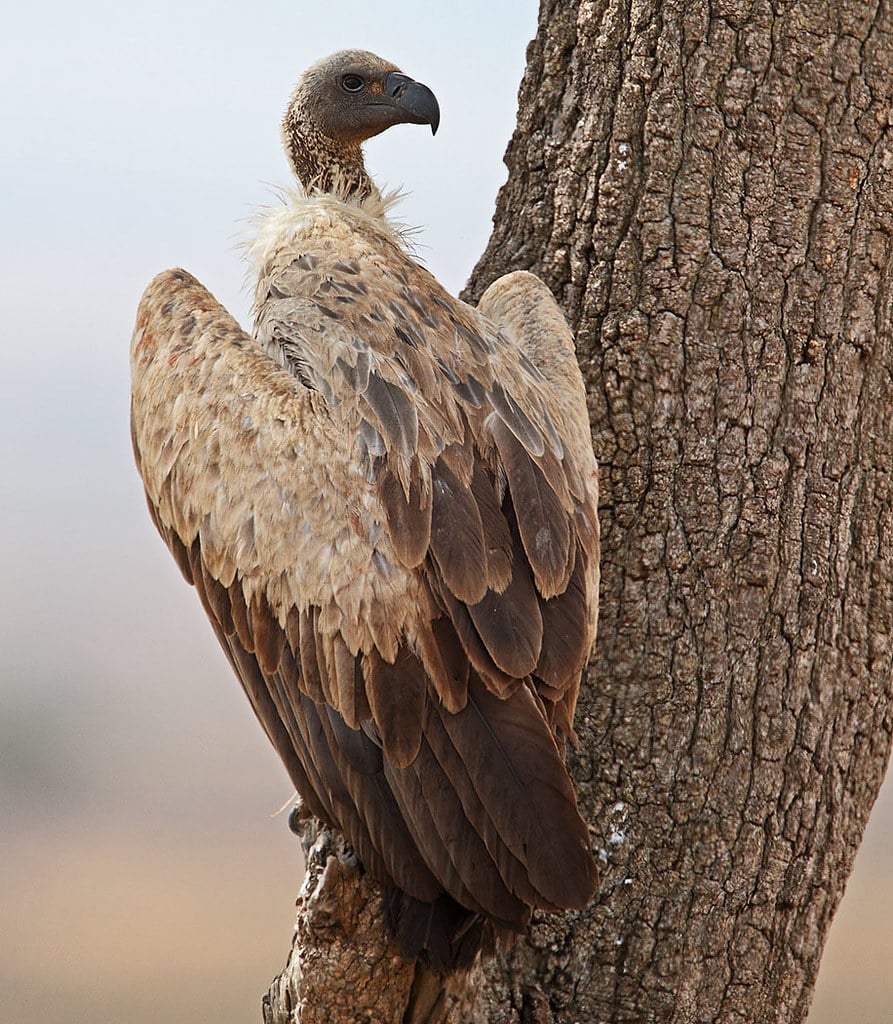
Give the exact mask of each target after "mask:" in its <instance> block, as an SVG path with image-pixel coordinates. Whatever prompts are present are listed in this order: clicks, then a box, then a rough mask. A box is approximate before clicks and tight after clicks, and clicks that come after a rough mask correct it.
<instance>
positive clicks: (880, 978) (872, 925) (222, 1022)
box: [0, 800, 893, 1024]
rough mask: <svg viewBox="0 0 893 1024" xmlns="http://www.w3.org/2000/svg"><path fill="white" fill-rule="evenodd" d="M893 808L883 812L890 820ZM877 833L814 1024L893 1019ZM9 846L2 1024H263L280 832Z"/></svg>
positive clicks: (274, 959)
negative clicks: (207, 1023) (160, 1023)
mask: <svg viewBox="0 0 893 1024" xmlns="http://www.w3.org/2000/svg"><path fill="white" fill-rule="evenodd" d="M890 803H891V801H890V800H885V806H884V807H882V808H880V809H881V810H882V811H884V812H887V813H888V812H889V810H890V808H889V804H890ZM883 826H884V823H883V822H878V827H877V828H874V829H872V835H871V836H870V837H869V843H868V845H867V846H866V847H865V848H864V849H863V854H862V855H861V857H860V864H859V869H858V870H857V872H856V874H855V875H854V877H853V879H852V880H851V883H850V887H849V891H848V894H847V900H846V901H845V904H844V907H843V909H842V910H841V913H840V914H839V916H838V920H837V921H836V922H835V926H834V929H833V932H832V936H831V940H830V942H829V945H828V950H827V956H826V960H825V963H824V966H823V972H822V976H821V979H820V983H819V987H818V992H817V996H816V1002H815V1005H814V1008H813V1012H812V1014H811V1016H810V1019H809V1024H889V1022H890V1021H891V1020H893V1001H891V996H893V971H891V966H893V928H891V925H890V919H889V908H890V907H891V906H893V877H891V873H890V871H889V870H888V869H887V865H888V863H889V861H888V859H887V850H884V849H876V845H877V844H880V843H881V842H882V839H883V833H884V832H885V831H886V834H887V836H889V831H888V830H887V829H886V828H885V827H883ZM257 833H258V834H257V835H256V836H252V835H251V834H247V833H246V831H245V830H244V829H243V830H242V834H241V835H237V836H236V837H235V838H234V837H233V836H232V834H230V836H229V837H228V841H226V842H224V841H223V840H222V839H221V838H220V837H218V836H217V835H216V827H215V826H214V825H213V824H212V823H211V824H208V826H207V827H206V828H205V829H196V828H195V827H192V828H187V827H175V828H169V829H168V830H166V831H165V832H164V833H160V834H159V833H156V834H154V835H141V834H139V833H136V832H130V833H124V832H122V831H121V830H120V828H119V829H116V828H114V827H113V826H112V825H107V826H103V827H94V828H91V829H90V830H89V831H88V832H85V833H83V834H81V835H75V836H73V835H71V834H70V832H66V831H65V830H62V829H60V830H56V831H55V832H54V831H52V830H49V829H47V828H46V827H45V826H41V827H40V828H39V829H32V830H29V831H26V832H25V833H23V834H21V835H19V836H17V837H15V838H14V839H12V841H5V842H4V844H3V845H4V858H5V861H4V864H3V874H4V875H5V876H6V878H7V879H9V878H13V879H16V880H17V884H16V885H14V886H8V885H4V894H3V900H2V902H3V904H4V906H3V911H2V917H3V920H4V926H3V929H2V933H0V992H2V993H3V995H2V1005H0V1022H2V1024H20V1022H25V1021H28V1022H36V1021H40V1022H42V1024H57V1022H58V1024H62V1022H63V1021H64V1022H67V1024H70V1022H75V1024H80V1022H91V1024H105V1022H112V1021H114V1022H124V1024H150V1022H151V1024H156V1022H158V1021H164V1022H166V1024H178V1022H183V1024H186V1022H195V1021H214V1022H215V1024H252V1022H259V1021H260V1020H261V1015H260V999H261V996H262V994H263V992H264V991H265V989H266V986H267V984H268V983H269V981H271V980H272V978H273V976H274V975H275V973H276V972H277V971H278V969H279V968H280V966H281V965H282V963H283V962H284V958H285V957H286V955H287V953H288V948H289V943H290V936H291V924H292V920H291V905H292V898H293V893H294V890H295V886H296V884H297V882H298V880H299V871H300V869H299V865H298V863H297V844H296V843H294V842H293V841H292V839H291V837H290V836H288V835H287V829H286V827H285V822H284V820H283V819H282V818H281V817H280V818H278V819H275V820H271V819H268V818H264V819H263V820H259V822H258V828H257Z"/></svg>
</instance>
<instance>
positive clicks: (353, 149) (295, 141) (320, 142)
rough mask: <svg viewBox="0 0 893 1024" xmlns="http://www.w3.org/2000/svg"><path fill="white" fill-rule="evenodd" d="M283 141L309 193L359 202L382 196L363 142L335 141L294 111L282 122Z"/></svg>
mask: <svg viewBox="0 0 893 1024" xmlns="http://www.w3.org/2000/svg"><path fill="white" fill-rule="evenodd" d="M282 140H283V143H284V145H285V152H286V154H287V156H288V159H289V162H290V163H291V166H292V170H293V171H294V172H295V174H296V175H297V177H298V181H300V182H301V184H302V185H303V186H304V188H305V189H306V190H307V191H308V192H310V191H312V190H314V189H318V190H319V191H320V192H331V193H335V194H337V195H340V196H343V197H345V198H348V197H350V198H356V199H365V198H366V197H367V196H370V195H373V194H377V193H378V190H377V189H376V187H375V185H374V184H373V182H372V179H371V178H370V177H369V175H368V174H367V173H366V166H365V164H364V163H363V151H362V148H361V147H360V144H359V143H338V142H334V141H333V140H332V139H329V138H327V137H326V136H325V135H323V134H322V133H321V132H319V131H318V130H317V129H316V128H315V127H314V126H313V124H312V122H309V121H307V120H306V119H304V118H303V117H301V112H300V111H299V110H295V109H294V108H291V109H290V110H289V111H288V112H287V113H286V115H285V118H284V120H283V122H282Z"/></svg>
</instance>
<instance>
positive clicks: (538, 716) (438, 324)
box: [131, 50, 599, 971]
mask: <svg viewBox="0 0 893 1024" xmlns="http://www.w3.org/2000/svg"><path fill="white" fill-rule="evenodd" d="M439 117H440V113H439V109H438V104H437V101H436V99H435V97H434V94H433V93H432V92H431V91H430V90H429V89H428V88H427V87H426V86H424V85H422V84H420V83H418V82H415V81H413V80H412V79H411V78H409V77H408V76H406V75H404V74H402V73H401V72H400V71H399V70H398V69H397V67H395V66H394V65H393V64H391V63H389V62H387V61H385V60H382V59H381V58H380V57H377V56H375V55H374V54H371V53H368V52H365V51H361V50H347V51H342V52H339V53H336V54H334V55H332V56H330V57H328V58H326V59H325V60H322V61H320V62H319V63H317V64H315V65H314V66H313V67H311V68H310V69H309V70H308V71H307V72H305V74H304V75H303V77H302V78H301V79H300V81H299V83H298V85H297V87H296V89H295V91H294V93H293V94H292V97H291V100H290V102H289V105H288V109H287V111H286V113H285V116H284V119H283V122H282V137H283V141H284V146H285V150H286V154H287V156H288V160H289V162H290V164H291V166H292V169H293V170H294V172H295V174H296V176H297V178H298V182H299V186H298V187H297V188H296V189H295V190H294V191H291V192H286V193H283V195H282V196H281V197H280V198H281V202H280V203H279V204H278V205H274V206H273V207H272V208H271V209H269V210H266V211H265V212H263V213H262V214H261V215H260V218H259V222H258V224H257V232H256V237H255V238H254V240H253V241H252V242H251V243H250V244H249V259H250V261H251V263H252V265H253V274H254V285H255V287H254V330H253V334H248V333H246V332H245V331H244V330H242V328H241V327H240V326H239V325H238V323H236V321H235V320H234V319H233V318H232V317H231V316H230V315H229V314H228V313H227V311H226V310H225V309H224V308H223V307H222V306H221V305H220V304H219V303H218V302H217V301H216V300H215V299H214V298H213V296H212V295H211V294H210V293H209V292H208V291H207V290H206V289H205V288H204V287H202V285H201V284H199V282H198V281H197V280H196V279H195V278H193V277H192V276H190V275H189V274H188V273H187V272H186V271H184V270H169V271H167V272H165V273H162V274H160V275H158V276H157V277H156V278H155V279H154V280H153V281H152V282H151V283H150V285H149V287H148V288H147V290H146V292H145V293H144V295H143V297H142V299H141V302H140V305H139V310H138V314H137V320H136V327H135V331H134V335H133V341H132V348H131V355H132V404H131V410H132V417H131V425H132V436H133V446H134V451H135V455H136V463H137V467H138V469H139V473H140V475H141V477H142V480H143V483H144V485H145V492H146V496H147V499H148V505H149V511H150V514H151V517H152V519H153V521H154V524H155V526H156V527H157V529H158V531H159V533H160V534H161V536H162V538H163V539H164V541H165V543H166V544H167V546H168V548H169V549H170V551H171V554H172V555H173V557H174V559H175V560H176V563H177V565H178V566H179V568H180V570H181V571H182V573H183V575H184V576H185V577H186V580H187V581H188V582H189V583H190V584H192V585H194V587H195V589H196V591H197V593H198V596H199V598H200V599H201V602H202V605H203V606H204V609H205V612H206V613H207V615H208V618H209V619H210V621H211V626H212V627H213V629H214V632H215V634H216V635H217V638H218V640H219V641H220V644H221V645H222V647H223V650H224V651H225V653H226V655H227V657H228V659H229V661H230V663H231V665H232V667H233V669H234V671H235V673H236V675H237V676H238V678H239V680H240V682H241V684H242V686H243V688H244V690H245V693H246V694H247V696H248V699H249V701H250V702H251V706H252V708H253V709H254V712H255V714H256V716H257V718H258V719H259V721H260V724H261V726H262V727H263V729H264V730H265V732H266V734H267V736H268V737H269V739H270V742H271V743H272V744H273V746H274V747H275V749H276V751H277V752H278V754H279V756H280V757H281V759H282V761H283V762H284V765H285V768H286V769H287V771H288V774H289V776H290V777H291V780H292V781H293V783H294V785H295V787H296V789H297V791H298V793H299V794H300V796H301V797H302V798H303V801H304V803H305V804H306V806H307V807H308V808H309V810H310V811H312V813H313V814H314V815H316V816H317V817H318V818H320V819H321V820H322V821H323V822H326V823H327V824H328V825H330V826H332V827H334V828H335V829H337V830H339V831H340V832H341V833H343V835H345V836H346V837H347V839H348V840H349V842H350V844H351V845H352V847H353V849H354V850H355V851H356V854H357V856H358V858H359V860H360V861H361V863H362V865H363V869H364V870H365V871H367V872H368V873H369V874H370V875H371V876H372V877H373V878H375V879H376V880H378V881H379V882H380V883H381V884H382V886H383V889H384V892H385V894H386V899H385V905H386V908H387V909H386V918H387V922H388V924H389V926H390V928H391V929H392V931H393V933H394V934H395V935H396V936H397V938H398V939H399V941H400V943H401V949H402V952H403V955H404V956H406V957H407V958H413V957H421V958H423V959H424V960H425V961H426V962H428V963H429V964H433V965H435V966H438V967H440V968H442V969H444V970H446V971H449V970H453V969H460V968H462V967H467V966H468V965H469V963H470V962H471V961H472V959H473V958H474V957H475V956H476V955H477V954H478V952H479V951H480V950H481V949H483V950H484V951H485V952H487V951H492V949H493V948H494V946H495V944H496V943H498V942H500V941H508V940H510V938H511V936H513V935H515V934H517V933H519V932H521V931H523V929H524V928H525V926H526V925H527V924H528V922H529V920H530V915H531V911H532V910H533V909H537V908H539V909H543V910H547V911H555V910H561V909H582V908H583V907H585V906H586V904H587V903H588V902H589V900H590V899H591V898H592V896H593V893H594V891H595V887H596V884H597V871H596V867H595V862H594V859H593V856H592V852H591V849H590V843H589V835H588V830H587V826H586V824H585V823H584V821H583V819H582V818H581V816H580V814H579V811H578V809H577V801H576V795H575V792H574V788H573V785H572V783H571V779H570V776H569V775H568V772H567V769H566V767H565V763H564V750H565V746H566V744H567V743H568V742H570V743H574V742H575V739H576V738H575V734H574V729H573V717H574V705H575V703H576V699H577V693H578V690H579V686H580V680H581V676H582V673H583V670H584V668H585V665H586V663H587V660H588V658H589V655H590V652H591V648H592V645H593V642H594V638H595V630H596V615H597V603H598V559H599V530H598V520H597V513H596V506H597V486H598V485H597V468H596V463H595V458H594V456H593V452H592V443H591V436H590V432H589V424H588V417H587V409H586V399H585V392H584V388H583V383H582V378H581V375H580V371H579V367H578V364H577V360H576V355H575V349H574V341H573V336H572V335H571V332H570V330H569V328H568V326H567V323H566V321H565V320H564V318H563V316H562V314H561V312H560V310H559V307H558V305H557V304H556V302H555V300H554V299H553V297H552V295H551V293H550V292H549V290H548V289H547V288H546V286H545V285H544V284H543V283H542V282H540V281H539V280H538V279H537V278H536V277H534V276H533V275H532V274H530V273H527V272H515V273H510V274H507V275H506V276H504V277H501V278H500V279H499V280H497V281H496V282H495V283H493V284H492V285H491V286H490V287H489V288H488V290H487V291H486V292H485V293H484V295H483V296H482V298H481V300H480V303H479V305H478V306H477V308H473V307H472V306H469V305H467V304H465V303H464V302H461V301H459V300H458V299H456V298H453V297H452V296H451V295H450V294H449V293H448V292H447V291H445V289H444V288H443V287H441V285H440V284H438V282H437V281H436V280H435V279H434V277H433V276H432V275H431V274H430V273H429V272H428V271H427V270H426V269H424V268H423V267H422V266H421V265H420V264H419V263H418V262H417V261H416V259H414V258H413V255H412V254H411V252H410V251H409V250H408V248H407V245H406V242H405V237H404V234H405V233H402V232H401V230H400V229H399V228H398V227H397V226H395V225H394V223H392V221H391V220H390V219H389V216H388V214H389V209H390V206H391V204H392V202H393V199H392V198H383V196H382V194H381V193H380V192H379V191H378V189H377V188H376V186H375V185H374V184H373V182H372V181H371V179H370V177H369V175H368V174H367V172H366V169H365V166H364V162H363V154H362V150H361V146H362V143H363V142H364V141H365V140H366V139H368V138H370V137H371V136H374V135H377V134H378V133H380V132H383V131H384V130H385V129H387V128H390V127H392V126H393V125H397V124H407V123H408V124H427V125H429V126H430V128H431V130H432V132H434V131H436V129H437V126H438V122H439Z"/></svg>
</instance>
